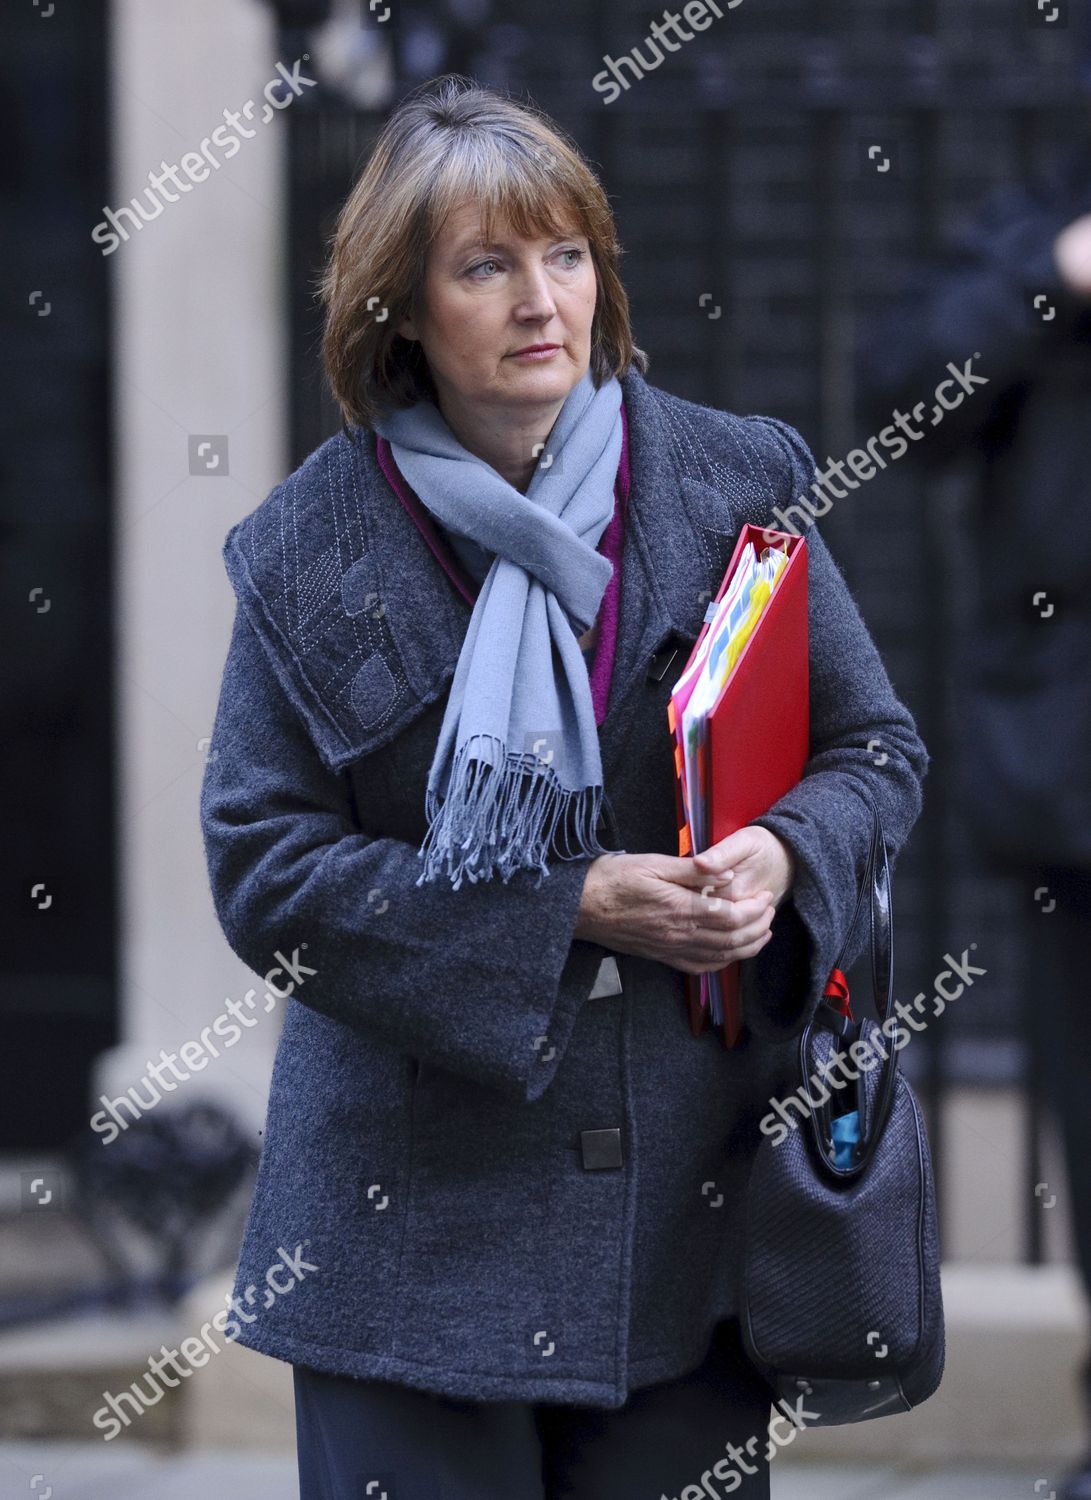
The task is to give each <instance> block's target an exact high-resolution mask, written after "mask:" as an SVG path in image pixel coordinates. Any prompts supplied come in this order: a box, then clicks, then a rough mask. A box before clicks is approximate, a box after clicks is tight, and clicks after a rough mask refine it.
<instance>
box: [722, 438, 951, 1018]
mask: <svg viewBox="0 0 1091 1500" xmlns="http://www.w3.org/2000/svg"><path fill="white" fill-rule="evenodd" d="M759 420H762V421H764V422H767V423H769V424H770V425H771V426H773V427H774V428H775V429H776V430H777V432H778V433H779V434H780V438H781V441H782V442H783V443H784V445H785V447H786V449H787V452H788V455H789V457H790V460H791V462H790V465H789V473H790V489H789V491H788V496H787V499H782V501H781V504H782V506H786V505H787V503H789V501H791V500H794V499H795V498H796V497H797V496H798V495H799V494H801V493H804V492H806V490H807V487H808V486H809V485H810V483H811V481H812V480H813V478H814V471H815V463H814V458H813V456H812V454H811V451H810V449H809V448H808V446H807V444H806V443H805V442H804V440H803V438H802V437H801V436H800V435H799V433H798V432H796V430H795V429H794V428H792V427H789V426H788V425H787V424H786V423H784V422H780V421H778V420H777V419H776V418H773V417H764V418H760V419H759ZM805 535H806V541H807V588H808V629H809V637H810V718H811V752H810V758H809V759H808V761H807V764H806V766H805V768H804V772H803V776H802V779H801V780H800V781H799V782H798V783H797V784H796V786H794V787H793V788H792V789H791V791H789V792H788V793H787V794H786V795H785V796H783V797H781V798H780V800H779V801H777V802H774V804H773V806H772V807H771V808H770V809H769V811H768V812H766V813H764V814H763V815H762V816H761V817H758V818H755V819H754V820H753V821H754V822H755V823H756V824H758V825H759V826H760V827H763V828H768V829H769V830H770V831H771V832H772V833H775V834H776V835H777V837H778V838H780V839H782V840H783V841H784V843H786V844H787V845H788V846H789V848H790V849H791V850H792V852H793V854H794V855H795V858H796V875H795V880H794V882H793V885H792V888H791V891H790V893H789V896H788V898H787V899H786V900H784V901H783V902H782V903H781V905H780V906H779V907H778V908H777V912H776V915H775V916H774V918H773V938H772V940H771V941H770V942H768V943H766V945H765V947H764V948H763V949H762V950H761V951H760V952H759V953H758V954H756V955H755V957H754V958H753V959H749V960H746V961H745V962H744V963H743V964H742V966H741V971H740V997H741V1000H742V1006H743V1014H744V1016H745V1018H746V1020H747V1022H748V1024H749V1026H750V1029H751V1031H752V1032H753V1034H754V1035H755V1036H756V1037H759V1038H765V1039H767V1040H770V1041H779V1040H784V1039H787V1038H789V1037H792V1036H795V1035H796V1034H798V1033H799V1032H800V1031H802V1029H803V1027H804V1026H805V1025H806V1023H807V1022H808V1021H809V1020H810V1019H811V1017H812V1016H813V1015H814V1012H815V1010H816V1009H817V1007H818V1005H819V1003H820V1002H821V998H822V991H823V989H824V988H825V984H826V980H827V978H828V976H829V972H830V969H831V968H832V967H833V965H834V963H835V961H836V959H837V956H838V953H839V951H840V948H841V945H842V943H843V941H844V940H845V938H846V936H847V934H848V929H849V923H850V920H851V917H852V913H853V910H854V908H855V905H856V899H857V895H858V892H859V888H860V880H861V877H862V875H863V870H864V864H865V861H866V859H867V853H868V848H869V845H870V842H871V829H872V814H871V805H872V803H874V805H875V806H876V807H877V808H878V811H879V816H880V818H881V819H882V824H883V833H884V836H885V841H886V846H887V857H888V859H889V860H890V862H891V869H892V870H893V864H894V860H895V858H896V856H897V853H898V851H899V850H900V849H901V847H902V845H903V844H904V843H905V841H906V839H907V838H908V836H909V832H910V830H911V828H912V827H913V824H914V823H915V822H916V820H917V817H918V815H919V813H920V810H921V806H922V802H923V798H922V792H921V783H922V781H923V778H924V775H925V772H926V770H927V767H928V761H929V756H928V752H927V750H926V749H925V747H924V744H923V742H922V741H921V739H920V737H919V735H918V734H917V730H916V726H915V724H914V721H913V718H912V715H911V714H910V712H909V710H908V709H907V708H906V707H905V705H904V704H903V703H901V702H900V701H899V699H898V698H897V696H896V695H895V693H894V689H893V687H892V686H891V683H890V679H889V677H888V676H887V672H886V669H885V667H884V666H883V663H882V659H881V658H880V656H879V652H878V650H877V649H876V646H875V643H874V641H873V640H872V638H871V636H870V634H869V632H868V629H867V626H866V625H865V624H864V621H863V618H862V617H861V615H860V611H859V609H858V608H857V606H856V602H855V600H854V599H853V597H852V594H851V593H850V592H849V589H848V585H847V584H846V582H845V579H844V577H843V576H842V574H841V571H840V569H839V568H838V566H837V563H836V562H835V561H834V559H833V557H832V556H831V555H830V552H829V550H828V548H827V547H826V544H825V542H824V541H823V540H822V538H821V536H820V535H819V533H818V530H817V528H816V527H815V526H814V525H812V526H810V527H809V528H808V530H807V531H806V533H805ZM869 747H870V748H869ZM866 936H867V924H866V922H863V921H861V922H859V923H858V924H857V928H856V931H855V933H854V935H853V942H852V945H851V947H850V949H849V951H848V953H847V954H846V964H849V963H851V962H852V961H853V960H854V959H855V958H856V957H858V955H859V953H860V951H861V949H862V947H863V943H864V940H865V938H866Z"/></svg>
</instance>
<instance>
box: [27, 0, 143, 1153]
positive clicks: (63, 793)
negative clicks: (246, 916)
mask: <svg viewBox="0 0 1091 1500" xmlns="http://www.w3.org/2000/svg"><path fill="white" fill-rule="evenodd" d="M47 8H49V9H51V7H47V6H46V5H43V6H41V7H39V8H35V7H33V6H31V5H29V4H28V5H25V6H11V7H7V9H6V13H5V17H4V20H5V27H4V42H5V45H4V48H3V51H2V54H0V74H2V77H3V86H2V87H0V121H2V129H0V134H2V136H3V140H4V150H3V153H2V155H0V213H2V216H3V221H4V230H5V233H4V245H5V261H4V265H5V275H4V278H3V296H2V299H0V309H2V311H0V319H2V337H0V345H2V354H0V359H2V361H3V368H4V380H3V403H2V406H0V410H2V412H3V418H2V422H3V429H4V433H5V440H4V442H3V445H2V453H0V536H2V538H3V548H2V555H0V577H2V580H3V588H2V589H0V640H2V642H3V650H2V653H0V672H2V674H3V677H2V701H3V734H2V736H0V739H2V744H3V778H2V780H3V793H2V796H3V807H4V816H3V819H2V821H0V827H2V829H3V834H4V842H5V847H4V851H3V858H2V859H0V890H2V893H3V894H2V898H0V910H2V912H3V920H2V923H0V927H2V931H3V943H2V946H0V1034H2V1036H3V1045H2V1047H0V1058H2V1062H0V1150H2V1149H11V1148H16V1147H18V1148H29V1147H45V1148H50V1147H53V1146H57V1145H61V1144H63V1143H64V1142H65V1141H66V1140H67V1139H68V1138H69V1137H70V1136H71V1134H72V1133H73V1132H74V1131H75V1130H77V1129H78V1128H79V1127H80V1126H81V1125H83V1124H85V1122H86V1119H87V1111H86V1103H85V1101H86V1095H87V1077H88V1070H89V1067H90V1064H91V1060H92V1058H93V1057H94V1055H95V1054H96V1053H97V1052H99V1051H101V1050H102V1049H103V1048H104V1047H106V1046H109V1045H110V1044H111V1043H112V1042H113V1041H114V1040H115V1037H116V1016H117V974H118V966H117V933H116V930H115V924H116V882H117V860H116V850H115V846H114V820H115V809H116V801H115V786H114V779H115V767H116V763H117V754H118V748H119V747H118V746H117V745H116V743H115V741H114V726H113V711H114V690H113V655H114V639H113V618H112V608H113V588H112V583H111V577H112V558H111V549H112V509H113V507H112V493H111V470H110V433H109V412H110V406H109V403H110V361H109V328H110V308H109V293H108V280H107V267H106V263H105V262H104V261H103V258H102V255H101V254H100V253H99V251H98V250H97V249H96V248H95V246H93V245H92V243H91V241H90V238H89V228H90V226H91V225H92V224H94V223H95V221H96V220H97V218H98V217H99V215H100V213H101V209H102V205H103V204H104V203H107V202H108V201H109V196H108V192H107V173H108V144H107V107H108V74H107V63H106V43H107V36H108V33H107V26H106V6H105V5H104V4H103V3H101V0H81V4H80V6H79V7H78V9H75V10H74V11H73V12H72V13H70V14H69V15H68V16H67V17H66V18H65V21H64V24H62V25H57V24H54V21H53V18H52V17H51V16H49V15H46V14H44V13H43V12H44V11H45V10H46V9H47ZM36 888H37V889H36Z"/></svg>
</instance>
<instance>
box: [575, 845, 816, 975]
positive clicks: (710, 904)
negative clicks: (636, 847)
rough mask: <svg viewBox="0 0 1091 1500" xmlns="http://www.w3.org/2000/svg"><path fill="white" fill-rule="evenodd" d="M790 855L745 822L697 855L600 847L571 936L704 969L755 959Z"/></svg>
mask: <svg viewBox="0 0 1091 1500" xmlns="http://www.w3.org/2000/svg"><path fill="white" fill-rule="evenodd" d="M794 879H795V856H794V855H793V853H792V851H791V849H790V848H789V847H788V845H787V844H785V843H784V842H783V840H782V839H779V838H777V836H776V834H775V833H771V832H770V831H769V829H767V828H762V827H761V826H760V825H758V824H755V823H749V824H747V825H746V827H744V828H740V829H738V830H737V831H736V832H735V833H732V834H730V835H729V836H728V837H727V838H725V839H721V840H720V841H719V843H717V844H713V845H711V846H710V847H709V848H708V849H706V850H704V851H703V852H702V853H701V854H694V855H685V856H678V855H670V854H600V855H599V856H598V857H597V858H596V859H594V860H592V862H591V864H590V865H589V866H588V871H587V880H586V882H585V884H584V889H583V896H582V899H581V901H580V913H579V919H578V921H577V924H576V930H575V934H574V935H575V936H576V937H577V938H585V939H587V940H588V941H590V942H594V943H601V944H602V946H603V947H606V948H610V949H612V950H614V951H615V952H618V953H635V954H638V955H639V956H640V957H642V958H650V959H655V960H656V961H657V962H659V963H664V964H668V965H669V966H670V967H671V968H673V969H680V970H681V971H682V972H683V973H686V974H707V973H712V972H713V971H715V970H716V969H722V968H723V967H724V966H725V964H729V963H734V962H735V961H736V960H738V959H743V958H753V957H754V955H755V954H756V953H759V952H760V951H761V949H762V948H764V947H765V945H766V943H767V942H768V941H769V940H770V938H771V937H772V935H773V933H772V923H773V917H774V915H775V914H776V908H777V907H778V906H779V905H780V904H781V902H783V901H784V900H785V898H786V897H787V895H788V893H789V891H790V890H791V887H792V882H793V881H794Z"/></svg>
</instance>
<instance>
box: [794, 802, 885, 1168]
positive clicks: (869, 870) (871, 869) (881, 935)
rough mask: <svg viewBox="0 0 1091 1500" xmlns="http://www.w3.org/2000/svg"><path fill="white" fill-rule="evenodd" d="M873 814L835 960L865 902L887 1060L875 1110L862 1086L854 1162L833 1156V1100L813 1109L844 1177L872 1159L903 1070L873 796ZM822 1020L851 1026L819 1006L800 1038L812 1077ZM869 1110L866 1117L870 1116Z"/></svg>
mask: <svg viewBox="0 0 1091 1500" xmlns="http://www.w3.org/2000/svg"><path fill="white" fill-rule="evenodd" d="M870 806H871V814H872V824H871V841H870V844H869V846H868V852H867V859H866V861H865V863H864V873H863V878H862V880H861V882H860V890H859V894H858V896H857V898H856V906H855V908H854V910H853V914H852V918H851V920H850V922H849V927H848V931H847V932H846V934H845V938H844V941H843V943H842V945H841V951H840V953H839V954H838V956H837V962H836V964H835V965H834V967H835V968H836V969H841V968H842V965H843V961H844V959H845V955H846V954H847V953H848V949H849V944H850V942H851V940H852V936H853V933H854V932H855V930H856V925H857V923H858V922H859V920H860V916H861V913H862V912H863V911H864V909H865V905H866V907H867V910H868V912H869V916H870V931H869V939H870V948H871V982H872V995H873V999H874V1002H875V1010H876V1014H877V1015H878V1017H879V1020H880V1023H882V1025H883V1035H884V1037H885V1038H886V1041H887V1046H886V1047H885V1049H884V1050H885V1052H886V1057H885V1059H884V1061H883V1064H882V1071H881V1073H880V1076H879V1080H878V1084H877V1087H876V1089H875V1095H874V1107H873V1108H872V1109H870V1110H868V1109H866V1108H865V1104H866V1099H865V1091H864V1090H862V1089H861V1090H859V1099H860V1114H861V1118H860V1122H859V1130H860V1139H859V1143H858V1145H857V1147H856V1151H855V1153H854V1158H853V1163H852V1165H851V1166H849V1167H838V1166H837V1165H836V1164H835V1162H834V1160H833V1156H832V1133H831V1129H830V1123H831V1113H830V1106H829V1100H828V1099H826V1100H824V1101H823V1103H822V1105H821V1106H820V1107H819V1108H818V1109H817V1110H814V1111H813V1112H812V1113H811V1115H810V1127H811V1131H812V1135H813V1138H814V1142H815V1146H816V1148H817V1150H818V1153H819V1157H820V1158H821V1160H822V1161H823V1162H824V1164H825V1166H826V1167H827V1168H828V1170H829V1171H831V1172H832V1173H833V1174H834V1175H835V1176H837V1177H838V1178H841V1179H845V1178H851V1177H858V1176H859V1175H860V1174H861V1173H862V1172H863V1171H864V1170H865V1169H866V1167H867V1165H868V1163H869V1162H870V1160H871V1158H872V1156H873V1154H874V1152H875V1149H876V1147H877V1146H878V1143H879V1139H880V1137H881V1135H882V1132H883V1127H884V1125H885V1124H886V1120H887V1117H888V1115H889V1113H890V1106H891V1103H892V1102H893V1098H894V1088H895V1085H896V1082H897V1072H898V1051H899V1049H898V1047H897V1046H896V1042H897V1036H898V1019H897V1016H896V1015H895V1013H894V1010H893V994H894V923H893V916H892V910H891V899H890V863H889V860H888V859H887V852H886V840H885V838H884V836H883V826H882V820H881V818H880V816H879V809H878V808H877V807H876V806H875V804H874V803H873V802H872V803H870ZM816 1026H820V1027H823V1028H825V1029H827V1030H830V1031H833V1032H835V1033H836V1034H837V1035H838V1036H839V1037H842V1038H843V1037H845V1036H846V1035H847V1034H848V1032H849V1030H850V1029H852V1028H851V1023H849V1022H848V1021H847V1019H846V1017H845V1016H843V1015H842V1014H841V1012H840V1011H839V1010H837V1009H836V1007H834V1006H833V1005H830V1004H829V1003H828V1002H824V1003H823V1005H822V1006H820V1007H819V1012H818V1014H817V1015H816V1016H815V1018H814V1020H813V1021H812V1022H811V1024H810V1025H809V1026H808V1027H807V1028H806V1029H805V1031H804V1033H803V1036H802V1037H801V1039H800V1051H799V1056H800V1067H801V1071H802V1073H803V1075H804V1082H805V1083H807V1081H808V1078H807V1075H808V1069H809V1065H810V1063H809V1060H810V1040H811V1033H812V1030H813V1028H814V1027H816ZM865 1116H867V1118H865Z"/></svg>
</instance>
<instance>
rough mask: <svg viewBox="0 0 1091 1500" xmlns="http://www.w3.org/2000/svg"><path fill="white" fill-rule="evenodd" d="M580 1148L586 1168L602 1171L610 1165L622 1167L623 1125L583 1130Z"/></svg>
mask: <svg viewBox="0 0 1091 1500" xmlns="http://www.w3.org/2000/svg"><path fill="white" fill-rule="evenodd" d="M580 1150H581V1152H582V1153H583V1165H584V1170H585V1171H588V1172H601V1171H603V1170H604V1169H607V1168H610V1167H620V1166H621V1165H622V1161H621V1127H620V1126H619V1125H615V1126H613V1128H612V1129H610V1130H581V1131H580Z"/></svg>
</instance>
